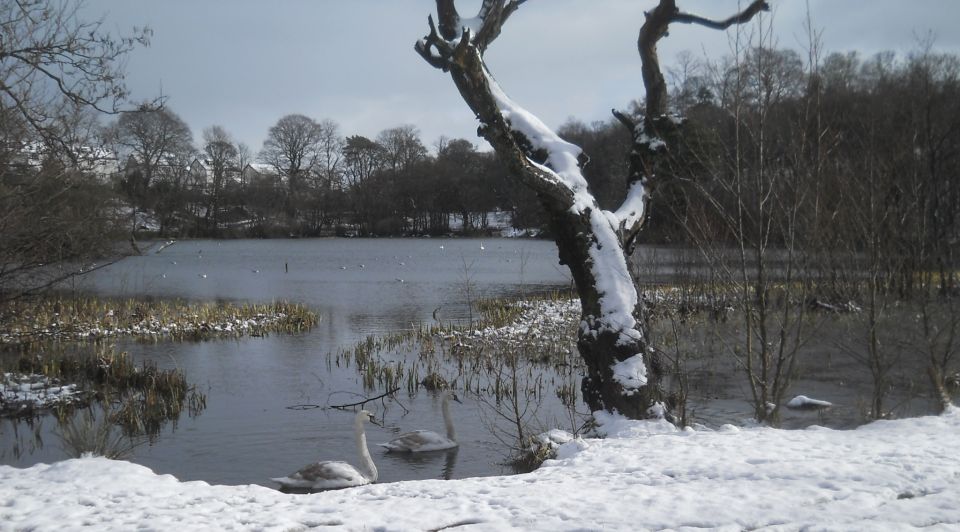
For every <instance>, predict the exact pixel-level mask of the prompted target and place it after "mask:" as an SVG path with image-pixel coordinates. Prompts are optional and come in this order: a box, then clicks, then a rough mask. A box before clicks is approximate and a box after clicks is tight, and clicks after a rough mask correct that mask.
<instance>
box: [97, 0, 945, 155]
mask: <svg viewBox="0 0 960 532" xmlns="http://www.w3.org/2000/svg"><path fill="white" fill-rule="evenodd" d="M741 1H742V4H744V5H745V4H746V1H745V0H741ZM771 3H772V4H773V6H774V12H773V14H772V17H773V19H772V26H773V32H774V34H775V36H776V39H777V40H778V44H779V46H780V47H786V48H795V49H800V48H802V47H804V46H805V44H806V42H807V39H806V37H805V29H804V21H805V19H806V14H807V10H806V6H807V5H809V6H810V12H811V16H812V19H813V26H814V27H815V28H817V29H818V30H820V31H822V41H823V47H824V49H825V50H826V51H827V52H831V51H849V50H858V51H860V52H861V53H863V54H865V55H872V54H873V53H876V52H878V51H882V50H893V51H897V52H899V53H902V54H906V53H908V52H909V51H911V50H915V49H917V42H918V39H919V38H920V36H923V35H927V34H929V33H932V34H933V35H934V37H935V48H937V49H939V50H943V51H950V52H953V53H960V30H957V29H956V21H957V20H960V2H957V1H956V0H913V1H906V0H843V1H837V0H810V1H809V2H805V1H803V0H772V1H771ZM479 4H480V0H470V1H463V0H460V1H459V2H458V6H461V7H460V12H461V13H462V14H464V15H465V16H466V15H468V14H472V13H473V12H475V10H476V8H477V7H478V6H479ZM655 4H656V2H655V1H654V0H643V1H638V0H533V1H529V2H526V3H525V4H524V5H523V6H522V7H521V8H520V10H519V11H518V12H517V13H516V14H515V15H514V16H513V18H511V20H510V21H509V22H508V23H507V25H506V26H505V27H504V30H503V33H502V35H501V36H500V38H499V39H498V40H497V41H496V42H495V43H494V44H493V45H492V47H491V49H490V50H489V51H488V52H487V63H488V66H489V68H490V69H491V71H492V72H493V74H494V76H495V77H496V78H497V79H498V80H499V81H500V83H501V85H502V86H503V88H504V89H505V90H506V91H507V92H508V94H509V95H510V96H511V97H512V98H513V99H514V100H515V101H517V102H518V103H519V104H521V105H524V106H526V107H527V108H528V109H529V110H530V111H532V112H534V113H535V114H537V115H538V116H540V117H541V119H543V120H544V121H545V122H546V123H547V124H548V125H550V126H559V125H560V124H562V123H563V122H565V121H567V120H568V119H569V118H571V117H575V118H577V119H580V120H583V121H585V122H592V121H595V120H606V119H607V118H609V116H610V109H611V108H613V107H617V108H625V107H627V105H628V104H629V103H630V102H631V101H632V100H635V99H639V98H642V96H643V84H642V81H641V78H640V59H639V56H638V55H637V51H636V38H637V33H638V31H639V28H640V26H641V24H642V22H643V11H644V10H649V9H651V8H652V7H653V6H654V5H655ZM679 5H680V7H681V8H682V9H684V10H686V11H690V12H694V13H698V14H701V15H704V16H709V17H711V18H726V17H727V16H729V15H731V14H733V13H734V12H735V11H737V10H738V0H688V1H681V2H679ZM434 9H435V3H434V2H433V1H432V0H282V1H272V2H267V1H263V0H230V1H226V0H163V1H160V2H158V1H156V0H86V3H85V6H84V13H85V15H84V16H85V17H87V18H90V19H97V18H100V17H103V20H104V28H105V29H107V30H109V31H113V32H115V33H130V29H131V28H133V27H134V26H140V27H142V26H149V27H150V28H151V29H152V30H153V32H154V34H153V38H152V40H151V44H150V46H149V47H147V48H140V49H137V50H135V51H134V52H132V53H131V54H130V55H129V57H128V58H127V65H126V66H127V84H128V87H129V88H130V89H131V90H132V95H133V98H134V99H135V100H147V99H153V98H155V97H157V96H158V95H160V94H162V95H163V96H165V97H167V98H168V100H167V103H168V106H169V107H170V109H172V110H173V111H174V112H176V113H177V114H179V115H180V116H181V118H183V119H184V120H185V121H186V122H187V123H188V124H189V125H190V127H191V129H192V130H193V134H194V138H195V140H197V141H199V139H200V138H201V132H202V131H203V129H204V128H206V127H209V126H212V125H221V126H223V127H225V128H226V129H227V131H229V132H230V133H231V134H232V135H233V136H234V138H235V139H236V140H238V141H241V142H244V143H246V144H247V145H248V146H249V147H250V148H251V149H252V150H253V152H254V153H256V152H257V151H259V150H260V148H261V147H262V144H263V140H264V139H265V138H266V135H267V131H268V130H269V128H270V126H272V125H273V124H275V123H276V121H277V120H278V119H280V118H281V117H282V116H284V115H286V114H290V113H300V114H305V115H307V116H310V117H311V118H314V119H317V120H322V119H330V120H333V121H334V122H336V123H338V124H339V126H340V131H341V134H343V135H353V134H359V135H365V136H368V137H371V138H372V137H375V136H376V135H377V134H378V133H379V132H380V131H382V130H384V129H387V128H391V127H396V126H400V125H405V124H412V125H414V126H416V127H417V128H419V130H420V132H421V138H422V140H423V141H424V144H426V145H428V146H431V145H433V144H434V143H435V141H436V140H437V139H438V138H440V137H441V136H446V137H448V138H454V137H462V138H467V139H470V140H471V141H473V142H475V143H477V144H478V145H481V143H482V140H481V139H479V138H477V137H476V126H477V124H476V120H475V119H474V117H473V116H472V113H471V112H470V110H469V109H468V108H467V106H466V104H464V103H463V101H462V100H461V99H460V96H459V94H458V93H457V91H456V88H455V87H454V85H453V83H452V81H451V80H450V78H449V76H447V75H445V74H443V73H442V72H440V71H438V70H434V69H433V68H432V67H430V66H429V65H427V64H426V63H425V62H424V61H423V59H422V58H420V57H419V56H418V55H417V54H416V53H415V52H414V51H413V44H414V42H415V41H416V40H418V39H420V38H422V37H423V36H424V35H425V34H426V33H427V15H428V14H430V13H432V12H433V11H434ZM768 21H769V19H768ZM754 27H755V26H754ZM731 35H732V34H731V33H727V32H719V31H715V30H710V29H707V28H703V27H699V26H683V25H675V26H673V27H672V28H671V34H670V35H669V36H668V37H667V38H666V39H664V40H663V41H661V46H660V53H661V62H662V63H663V65H664V67H665V68H669V67H670V66H671V62H672V60H673V59H674V58H675V57H676V55H677V53H678V52H680V51H683V50H688V51H690V52H692V53H694V54H695V55H697V56H700V57H703V56H707V57H712V58H717V57H721V56H723V55H725V54H729V53H730V51H731V41H732V39H731Z"/></svg>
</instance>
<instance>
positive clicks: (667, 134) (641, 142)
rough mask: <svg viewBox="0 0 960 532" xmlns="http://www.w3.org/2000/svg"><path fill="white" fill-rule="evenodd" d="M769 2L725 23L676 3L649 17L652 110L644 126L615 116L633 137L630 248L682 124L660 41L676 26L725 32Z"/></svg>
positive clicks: (626, 212) (671, 0)
mask: <svg viewBox="0 0 960 532" xmlns="http://www.w3.org/2000/svg"><path fill="white" fill-rule="evenodd" d="M769 10H770V5H769V4H768V3H767V2H766V1H764V0H754V1H753V2H752V3H751V4H750V5H749V6H748V7H747V8H746V9H745V10H743V11H742V12H740V13H737V14H735V15H733V16H731V17H729V18H727V19H725V20H722V21H715V20H711V19H707V18H704V17H701V16H699V15H693V14H690V13H684V12H681V11H680V10H679V9H678V8H677V3H676V0H660V3H659V4H658V5H657V7H656V8H654V9H653V10H652V11H650V12H648V13H645V15H646V21H645V22H644V24H643V26H642V27H641V28H640V36H639V38H638V39H637V49H638V51H639V53H640V60H641V62H642V74H643V86H644V88H645V89H646V93H647V98H646V100H647V101H646V110H645V111H646V112H645V115H644V117H643V121H642V122H639V123H638V122H637V121H636V120H634V119H633V118H631V117H629V116H627V115H625V114H623V113H620V112H619V111H616V110H614V111H613V115H614V116H615V117H616V118H617V120H619V121H620V123H621V124H623V125H624V126H625V127H626V128H627V129H628V130H629V131H630V135H631V137H632V138H633V150H632V151H631V153H630V170H629V174H628V175H627V191H628V192H627V197H626V199H625V200H624V203H623V205H621V206H620V208H619V209H617V211H616V213H615V215H616V217H617V220H618V222H619V231H618V232H619V234H620V238H621V243H622V244H623V246H624V249H627V250H628V252H629V250H632V248H633V242H634V240H635V239H636V237H637V235H638V234H639V232H640V228H641V226H642V224H643V221H644V219H645V215H644V213H645V211H646V205H647V203H648V201H649V195H650V192H651V190H652V187H653V186H654V185H655V184H656V181H655V180H656V178H657V173H658V172H657V169H658V168H659V167H660V166H661V164H660V163H661V161H662V159H663V158H664V157H665V156H666V155H667V153H668V151H669V148H670V145H671V143H672V142H673V141H672V137H674V136H675V135H674V133H675V131H676V129H677V127H679V126H680V125H681V124H682V120H679V119H678V118H677V117H670V116H668V115H667V83H666V80H665V79H664V76H663V72H662V70H661V69H660V59H659V56H658V54H657V43H658V42H659V41H660V39H662V38H663V37H665V36H666V35H667V30H668V29H669V27H670V24H672V23H674V22H679V23H683V24H699V25H702V26H706V27H708V28H714V29H718V30H724V29H727V28H729V27H730V26H732V25H734V24H744V23H746V22H749V21H750V20H751V19H752V18H753V17H754V16H756V15H757V13H760V12H761V11H769Z"/></svg>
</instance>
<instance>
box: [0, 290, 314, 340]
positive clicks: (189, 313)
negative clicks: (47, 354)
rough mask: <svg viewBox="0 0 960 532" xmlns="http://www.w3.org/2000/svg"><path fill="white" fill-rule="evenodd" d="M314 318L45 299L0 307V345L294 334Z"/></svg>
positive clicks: (287, 308)
mask: <svg viewBox="0 0 960 532" xmlns="http://www.w3.org/2000/svg"><path fill="white" fill-rule="evenodd" d="M317 321H318V317H317V315H316V314H314V313H313V312H311V311H310V310H309V309H307V308H306V307H304V306H303V305H298V304H291V303H286V302H275V303H269V304H259V305H258V304H243V305H233V304H229V303H186V302H183V301H163V300H157V301H152V300H135V299H127V300H113V299H97V298H84V297H80V298H60V297H50V298H45V299H39V300H29V301H13V302H9V303H7V304H6V305H4V306H3V307H0V344H12V345H30V344H35V343H39V342H46V341H51V340H53V341H89V340H99V339H103V338H112V337H117V336H130V337H134V338H136V339H138V340H143V341H157V340H160V339H172V340H181V341H182V340H201V339H206V338H222V337H240V336H263V335H266V334H269V333H272V332H285V333H298V332H303V331H306V330H309V329H310V328H311V327H313V326H314V325H315V324H316V323H317Z"/></svg>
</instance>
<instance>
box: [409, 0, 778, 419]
mask: <svg viewBox="0 0 960 532" xmlns="http://www.w3.org/2000/svg"><path fill="white" fill-rule="evenodd" d="M526 1H527V0H484V2H483V5H482V6H481V7H480V11H479V13H478V14H477V16H476V17H473V18H469V19H467V18H461V16H460V14H459V13H458V12H457V9H456V6H455V1H454V0H437V17H438V20H439V22H440V24H439V27H437V25H436V24H435V23H434V20H433V17H430V19H429V23H430V33H429V34H428V35H427V36H426V37H424V38H423V39H421V40H420V41H418V42H417V43H416V50H417V52H418V53H419V54H420V55H421V56H422V57H423V58H424V59H425V60H426V61H427V62H428V63H429V64H430V65H432V66H433V67H435V68H437V69H440V70H443V71H444V72H449V74H450V76H451V77H452V78H453V82H454V83H455V84H456V86H457V88H458V89H459V91H460V94H461V96H462V97H463V99H464V100H465V101H466V103H467V105H469V106H470V109H472V110H473V112H474V114H475V115H476V116H477V119H478V120H479V121H480V128H479V130H478V133H479V134H480V135H481V136H482V137H484V138H485V139H486V140H487V141H488V142H489V143H490V144H491V145H492V146H493V148H494V149H495V150H496V151H497V154H498V155H499V156H500V158H501V160H502V161H504V162H505V164H506V165H507V167H508V169H509V170H510V171H511V173H512V174H513V175H514V176H516V178H517V179H519V180H520V181H522V182H523V183H524V184H525V185H527V186H529V187H530V188H532V189H533V190H534V191H535V192H536V193H537V195H538V197H539V198H540V201H541V202H542V203H543V205H544V207H545V209H546V211H547V213H548V215H549V218H550V225H551V229H552V230H553V233H554V235H555V238H556V242H557V248H558V249H559V254H560V263H561V264H565V265H567V267H568V268H569V269H570V272H571V274H572V275H573V279H574V281H575V283H576V286H577V292H578V294H579V296H580V303H581V305H582V314H581V318H582V319H581V324H580V329H579V333H578V341H577V347H578V349H579V351H580V355H581V356H582V357H583V359H584V361H585V362H586V365H587V371H588V374H587V376H586V377H584V380H583V385H582V389H583V395H584V399H585V401H586V402H587V405H588V406H589V407H590V408H591V409H592V410H609V411H614V410H616V411H618V412H620V413H621V414H624V415H626V416H628V417H631V418H647V417H662V416H664V415H665V414H667V408H666V405H665V397H664V395H665V394H664V392H663V391H662V389H661V387H660V379H661V375H662V369H661V367H660V364H659V362H658V361H657V360H656V359H655V357H654V356H653V351H652V350H651V349H650V345H649V340H648V338H647V336H646V327H645V326H644V325H643V323H642V320H641V317H640V316H641V314H640V313H641V310H642V309H641V307H640V298H639V295H638V293H637V289H636V284H635V283H634V280H633V278H632V276H631V272H630V268H629V267H628V265H627V257H628V256H629V255H630V253H631V252H632V251H633V246H634V242H635V240H636V238H637V235H638V233H639V232H640V229H641V227H642V225H643V222H644V220H645V219H646V213H647V205H648V203H649V199H650V191H651V190H652V187H653V185H654V179H655V177H656V176H657V175H658V174H657V166H658V162H659V159H660V158H662V156H664V155H665V154H666V153H667V152H668V149H669V146H670V143H671V142H673V141H672V140H671V139H673V138H676V135H675V131H676V130H677V125H679V124H680V120H678V119H676V118H674V117H668V116H667V114H666V108H667V105H666V104H667V91H666V84H665V83H664V81H663V74H662V73H661V72H660V66H659V62H658V60H657V53H656V45H657V42H658V41H659V40H660V39H661V38H662V37H664V36H665V35H666V32H667V28H668V26H669V25H670V23H672V22H684V23H697V24H702V25H705V26H708V27H714V28H721V29H722V28H726V27H729V26H730V25H732V24H739V23H743V22H746V21H747V20H750V18H752V17H753V15H754V14H756V13H757V12H758V11H760V10H764V9H767V8H768V7H767V4H766V3H765V2H762V1H756V2H754V3H753V4H751V5H750V7H749V8H747V10H745V11H744V12H742V13H740V14H737V15H735V16H734V17H731V18H730V19H728V20H726V21H722V22H715V21H710V20H707V19H703V18H700V17H697V16H694V15H689V14H686V13H682V12H680V11H679V10H678V9H677V7H676V5H675V0H661V1H660V5H658V6H657V7H656V8H655V9H654V10H653V11H652V12H650V13H647V21H646V23H645V24H644V25H643V28H642V29H641V31H640V40H639V49H640V55H641V58H642V60H643V79H644V85H645V86H646V89H647V112H646V116H645V117H644V119H643V120H642V121H639V123H638V121H635V120H634V119H633V118H631V117H629V116H626V115H625V114H623V113H619V112H616V111H614V114H615V115H616V116H617V118H618V119H619V120H620V121H621V122H622V123H623V124H624V125H625V126H627V127H628V128H629V129H630V134H631V136H632V137H633V142H634V148H633V152H632V154H631V160H630V166H631V169H630V175H629V176H627V179H626V190H627V192H626V197H625V199H624V201H623V203H622V205H621V206H620V208H618V209H617V210H616V211H606V210H603V209H601V208H600V206H599V205H598V203H597V201H596V199H595V198H594V197H593V195H592V194H591V193H590V191H589V190H588V189H587V182H586V179H584V177H583V173H582V171H581V170H582V168H583V166H584V165H585V164H586V163H587V161H588V160H589V159H588V158H587V157H586V155H585V154H584V153H583V152H582V151H581V150H580V148H579V147H577V146H575V145H573V144H570V143H568V142H566V141H564V140H563V139H561V138H560V137H559V136H558V135H557V134H556V133H555V132H554V131H553V130H551V129H550V128H548V127H547V126H546V125H545V124H544V123H543V122H541V121H540V120H539V119H538V118H537V117H535V116H534V115H532V114H531V113H530V112H528V111H527V110H525V109H524V108H522V107H520V106H519V105H517V104H516V103H514V102H513V101H512V100H511V99H510V98H509V97H508V96H507V95H506V93H505V92H504V91H503V90H502V89H501V88H500V86H499V85H498V84H497V82H496V80H495V79H494V78H493V76H492V74H491V73H490V71H489V70H488V69H487V66H486V64H485V63H484V58H483V55H484V52H485V51H486V49H487V47H488V46H489V45H490V44H491V43H492V42H493V41H494V40H495V39H496V38H497V36H499V34H500V31H501V30H502V28H503V25H504V23H506V21H507V19H509V18H510V16H511V15H512V14H513V13H514V12H515V11H516V10H517V8H519V7H520V5H521V4H523V3H524V2H526Z"/></svg>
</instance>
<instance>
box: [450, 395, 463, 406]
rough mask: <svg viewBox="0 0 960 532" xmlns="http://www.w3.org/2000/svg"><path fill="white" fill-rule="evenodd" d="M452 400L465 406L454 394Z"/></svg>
mask: <svg viewBox="0 0 960 532" xmlns="http://www.w3.org/2000/svg"><path fill="white" fill-rule="evenodd" d="M451 399H453V400H454V401H456V402H458V403H460V404H463V401H461V400H460V398H459V397H457V394H453V397H451Z"/></svg>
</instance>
